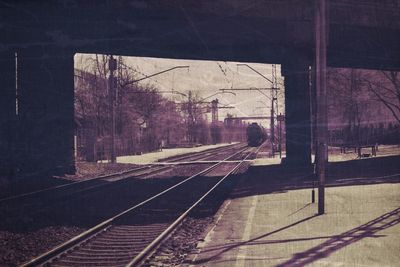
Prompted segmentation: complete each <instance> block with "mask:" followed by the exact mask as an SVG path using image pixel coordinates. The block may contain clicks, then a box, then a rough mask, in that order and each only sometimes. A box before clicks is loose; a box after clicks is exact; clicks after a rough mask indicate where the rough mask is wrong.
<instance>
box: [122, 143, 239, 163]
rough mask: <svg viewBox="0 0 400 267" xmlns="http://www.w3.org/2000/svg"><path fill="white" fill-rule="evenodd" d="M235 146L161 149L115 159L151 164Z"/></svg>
mask: <svg viewBox="0 0 400 267" xmlns="http://www.w3.org/2000/svg"><path fill="white" fill-rule="evenodd" d="M234 144H237V142H233V143H222V144H216V145H203V146H196V147H187V148H163V149H162V150H161V151H155V152H150V153H145V154H142V155H131V156H120V157H117V162H118V163H129V164H138V165H140V164H151V163H155V162H157V161H159V160H162V159H166V158H169V157H173V156H179V155H184V154H188V153H195V152H202V151H205V150H208V149H213V148H219V147H224V146H230V145H234Z"/></svg>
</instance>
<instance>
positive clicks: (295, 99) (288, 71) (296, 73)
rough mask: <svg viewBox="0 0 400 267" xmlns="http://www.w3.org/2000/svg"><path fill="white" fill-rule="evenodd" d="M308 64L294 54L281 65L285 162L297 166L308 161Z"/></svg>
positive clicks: (309, 161)
mask: <svg viewBox="0 0 400 267" xmlns="http://www.w3.org/2000/svg"><path fill="white" fill-rule="evenodd" d="M309 65H310V64H309V63H308V61H307V60H306V59H305V58H303V57H301V56H293V57H291V58H290V61H289V62H287V63H286V64H283V65H282V75H283V76H284V77H285V109H286V111H285V113H286V118H285V120H286V121H285V123H286V161H285V163H286V164H288V165H296V166H299V167H301V166H309V165H310V164H311V112H310V84H309V80H310V78H309Z"/></svg>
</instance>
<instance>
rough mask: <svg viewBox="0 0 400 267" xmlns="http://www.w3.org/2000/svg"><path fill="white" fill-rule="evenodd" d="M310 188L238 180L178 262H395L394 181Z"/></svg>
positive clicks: (397, 188) (399, 188)
mask: <svg viewBox="0 0 400 267" xmlns="http://www.w3.org/2000/svg"><path fill="white" fill-rule="evenodd" d="M310 202H311V189H293V190H289V189H287V188H286V189H285V188H284V187H282V186H277V185H273V183H272V185H271V183H269V182H268V183H266V182H265V180H264V181H263V179H260V178H257V179H253V180H252V179H249V180H243V181H241V182H240V183H239V186H238V187H237V188H236V189H235V192H234V193H233V194H232V198H231V199H229V200H227V201H225V203H224V205H223V206H222V208H221V209H220V211H219V212H218V214H217V215H216V217H215V225H213V226H212V228H210V229H208V233H207V235H206V237H205V239H204V241H203V242H201V243H200V244H199V245H198V250H197V251H196V252H194V253H193V254H192V255H189V257H188V258H187V260H186V262H185V264H184V266H237V267H239V266H304V265H311V266H400V208H399V207H400V183H393V184H389V183H387V184H376V185H357V186H342V187H329V188H327V189H326V211H327V213H326V214H325V215H322V216H316V215H315V214H316V211H317V204H316V203H313V204H312V203H310Z"/></svg>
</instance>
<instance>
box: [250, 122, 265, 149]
mask: <svg viewBox="0 0 400 267" xmlns="http://www.w3.org/2000/svg"><path fill="white" fill-rule="evenodd" d="M246 134H247V144H248V145H249V146H254V147H255V146H259V145H261V144H262V143H263V142H264V141H265V140H266V138H267V134H266V132H265V130H264V128H262V127H261V126H260V125H258V124H257V123H256V122H253V123H252V124H250V125H249V126H247V129H246Z"/></svg>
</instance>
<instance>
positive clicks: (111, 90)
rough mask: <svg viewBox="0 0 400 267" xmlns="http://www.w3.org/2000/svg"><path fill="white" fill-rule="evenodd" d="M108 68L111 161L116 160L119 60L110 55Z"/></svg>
mask: <svg viewBox="0 0 400 267" xmlns="http://www.w3.org/2000/svg"><path fill="white" fill-rule="evenodd" d="M108 69H109V70H110V76H109V78H108V84H109V96H110V109H111V144H110V159H111V163H115V162H116V156H115V79H114V71H115V70H116V69H117V60H116V59H115V58H113V56H112V55H111V56H110V60H109V61H108Z"/></svg>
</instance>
